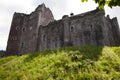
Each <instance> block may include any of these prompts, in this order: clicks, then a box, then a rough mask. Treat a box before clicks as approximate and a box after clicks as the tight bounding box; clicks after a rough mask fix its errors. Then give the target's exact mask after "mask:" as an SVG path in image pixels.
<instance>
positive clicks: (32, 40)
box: [6, 4, 120, 55]
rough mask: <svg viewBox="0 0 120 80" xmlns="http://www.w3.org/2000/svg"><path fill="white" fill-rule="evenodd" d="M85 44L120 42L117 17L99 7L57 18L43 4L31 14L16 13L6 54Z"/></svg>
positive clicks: (102, 44) (114, 43)
mask: <svg viewBox="0 0 120 80" xmlns="http://www.w3.org/2000/svg"><path fill="white" fill-rule="evenodd" d="M84 45H97V46H104V45H105V46H120V30H119V25H118V22H117V18H113V19H110V18H109V16H107V17H105V12H104V10H98V9H96V10H93V11H90V12H86V13H83V14H79V15H72V16H70V17H69V16H67V15H65V16H63V18H62V19H61V20H58V21H55V20H54V18H53V15H52V12H51V11H50V9H49V8H46V7H45V5H44V4H42V5H39V6H38V7H37V8H36V10H35V11H34V12H32V13H31V14H29V15H26V14H23V13H15V14H14V16H13V21H12V25H11V30H10V34H9V39H8V45H7V49H6V51H7V52H6V55H17V54H18V55H21V54H25V53H30V52H35V51H43V50H48V49H55V48H59V47H63V46H84Z"/></svg>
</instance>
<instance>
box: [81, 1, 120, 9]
mask: <svg viewBox="0 0 120 80" xmlns="http://www.w3.org/2000/svg"><path fill="white" fill-rule="evenodd" d="M81 1H82V2H87V1H88V0H81ZM93 1H95V3H98V4H99V8H101V9H103V8H104V6H105V5H108V6H109V7H111V8H112V7H113V6H120V0H93Z"/></svg>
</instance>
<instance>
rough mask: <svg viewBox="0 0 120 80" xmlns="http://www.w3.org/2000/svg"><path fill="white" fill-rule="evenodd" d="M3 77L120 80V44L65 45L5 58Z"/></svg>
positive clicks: (3, 79) (0, 68)
mask: <svg viewBox="0 0 120 80" xmlns="http://www.w3.org/2000/svg"><path fill="white" fill-rule="evenodd" d="M0 80H120V47H96V46H83V47H65V48H61V49H57V50H48V51H45V52H37V53H31V54H27V55H23V56H9V57H5V58H1V59H0Z"/></svg>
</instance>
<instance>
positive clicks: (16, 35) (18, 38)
mask: <svg viewBox="0 0 120 80" xmlns="http://www.w3.org/2000/svg"><path fill="white" fill-rule="evenodd" d="M52 21H54V17H53V15H52V12H51V11H50V9H49V8H46V6H45V5H44V4H42V5H39V6H38V7H37V8H36V10H35V11H34V12H32V13H31V14H28V15H27V14H23V13H15V14H14V16H13V20H12V24H11V29H10V34H9V39H8V43H7V49H6V55H16V54H18V55H21V54H23V53H30V52H34V51H36V45H37V37H38V29H39V26H40V25H43V26H45V25H47V24H48V23H50V22H52Z"/></svg>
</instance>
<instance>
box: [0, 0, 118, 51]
mask: <svg viewBox="0 0 120 80" xmlns="http://www.w3.org/2000/svg"><path fill="white" fill-rule="evenodd" d="M42 3H45V5H46V6H47V7H49V8H50V9H51V10H52V12H53V15H54V18H55V19H57V20H58V19H61V18H62V16H63V15H69V14H70V13H71V12H72V13H74V15H75V14H80V13H84V12H87V11H90V10H94V9H96V7H97V6H98V5H97V4H95V3H94V2H93V1H92V0H91V1H89V2H87V3H81V2H80V0H0V50H5V49H6V45H7V40H8V35H9V30H10V26H11V21H12V18H13V14H14V12H20V13H27V14H29V13H31V12H32V11H34V9H35V8H36V7H37V6H38V5H40V4H42ZM105 12H106V14H109V15H110V17H111V18H112V17H117V18H118V21H119V24H120V7H114V8H112V9H110V8H108V7H105Z"/></svg>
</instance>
